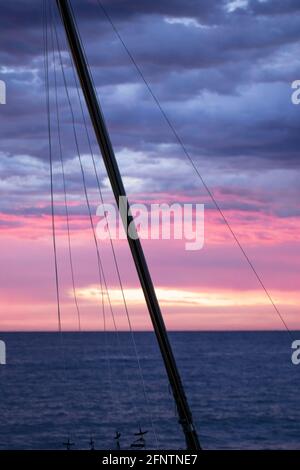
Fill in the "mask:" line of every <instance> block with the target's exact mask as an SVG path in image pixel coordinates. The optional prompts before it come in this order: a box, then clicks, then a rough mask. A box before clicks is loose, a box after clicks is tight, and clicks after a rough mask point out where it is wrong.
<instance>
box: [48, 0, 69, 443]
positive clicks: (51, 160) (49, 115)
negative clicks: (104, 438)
mask: <svg viewBox="0 0 300 470" xmlns="http://www.w3.org/2000/svg"><path fill="white" fill-rule="evenodd" d="M42 6H43V20H44V21H43V41H44V68H45V88H46V109H47V132H48V145H49V161H50V192H51V219H52V240H53V252H54V264H55V285H56V300H57V317H58V330H59V338H60V350H61V354H62V364H63V393H64V395H65V396H66V384H67V382H66V370H67V368H66V358H65V350H64V345H63V333H62V322H61V305H60V294H59V275H58V257H57V249H56V228H55V211H54V185H53V148H52V137H51V106H50V80H49V39H48V23H49V21H48V11H47V6H48V3H47V0H43V4H42ZM52 47H53V49H54V46H53V43H52ZM61 405H62V408H63V409H64V408H65V404H64V401H63V399H61ZM66 411H67V412H68V410H66ZM70 436H71V432H70V429H69V430H68V440H70Z"/></svg>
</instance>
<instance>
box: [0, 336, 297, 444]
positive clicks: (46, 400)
mask: <svg viewBox="0 0 300 470" xmlns="http://www.w3.org/2000/svg"><path fill="white" fill-rule="evenodd" d="M295 337H298V338H300V333H299V332H298V333H295ZM170 338H171V342H172V345H173V347H174V351H175V355H176V358H177V360H178V365H179V368H180V371H181V374H182V378H183V381H184V384H185V386H186V392H187V395H188V398H189V401H190V404H191V408H192V410H193V415H194V419H195V422H196V425H197V428H198V432H199V436H200V439H201V443H202V445H203V447H205V448H207V449H255V448H259V449H270V448H280V449H291V448H297V449H300V432H299V430H300V426H299V423H300V392H299V386H300V365H299V366H294V365H292V363H291V340H290V338H289V336H288V335H287V333H285V332H281V333H280V332H272V333H240V332H239V333H171V334H170ZM0 339H2V340H5V341H6V345H7V365H5V366H0V393H1V399H0V448H1V449H61V448H62V442H64V441H65V440H66V439H67V438H68V437H69V436H70V437H71V440H72V441H73V442H74V443H75V446H76V448H77V449H88V447H89V446H88V441H89V439H90V437H91V436H93V439H94V441H95V445H96V448H99V449H100V448H104V449H112V448H114V445H115V443H114V439H113V437H114V433H115V431H116V430H118V431H119V432H121V434H122V439H121V445H122V446H123V447H124V448H126V447H128V446H129V445H130V444H131V443H132V441H133V439H134V437H133V434H134V432H136V431H137V430H138V427H139V426H140V425H141V426H142V427H143V429H145V430H148V434H147V446H148V447H149V448H153V447H155V445H156V442H157V441H158V446H159V448H161V449H164V448H165V449H167V448H169V449H171V448H184V440H183V436H182V433H181V430H180V427H179V425H178V423H177V418H176V413H175V407H174V403H173V400H172V396H171V394H170V391H169V388H168V383H167V380H166V376H165V373H164V368H163V365H162V361H161V358H160V355H159V351H158V349H157V346H156V342H155V339H154V337H153V335H152V334H151V333H136V334H135V339H136V345H137V349H138V353H139V358H140V366H141V371H142V375H143V379H144V385H145V392H146V396H147V400H146V398H145V394H144V387H143V383H142V380H141V373H140V369H139V367H138V364H137V360H136V357H135V353H134V348H133V344H132V341H131V337H130V334H128V333H120V334H119V335H118V336H117V335H116V334H114V333H108V334H106V335H105V334H104V333H64V334H63V336H62V338H60V336H59V335H58V334H56V333H3V334H0ZM155 436H156V437H155ZM156 439H157V441H156Z"/></svg>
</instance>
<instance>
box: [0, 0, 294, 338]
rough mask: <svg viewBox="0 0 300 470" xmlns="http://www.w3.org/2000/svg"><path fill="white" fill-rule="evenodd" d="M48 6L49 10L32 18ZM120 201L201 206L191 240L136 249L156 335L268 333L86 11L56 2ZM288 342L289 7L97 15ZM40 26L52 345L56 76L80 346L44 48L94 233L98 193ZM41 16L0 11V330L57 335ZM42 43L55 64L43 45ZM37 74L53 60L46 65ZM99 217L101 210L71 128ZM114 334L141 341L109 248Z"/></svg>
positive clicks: (205, 4)
mask: <svg viewBox="0 0 300 470" xmlns="http://www.w3.org/2000/svg"><path fill="white" fill-rule="evenodd" d="M49 3H51V4H52V5H54V3H55V2H49ZM72 5H73V8H74V11H75V13H76V19H77V23H78V28H79V31H80V34H81V37H82V41H83V44H84V47H85V51H86V55H87V59H88V62H89V66H90V69H91V72H92V74H93V79H94V82H95V85H96V88H97V93H98V97H99V101H100V104H101V107H102V110H103V113H104V116H105V118H106V122H107V126H108V129H109V132H110V136H111V140H112V144H113V147H114V150H115V153H116V157H117V160H118V163H119V166H120V170H121V173H122V176H123V178H124V184H125V187H126V190H127V193H128V196H129V199H130V201H131V202H139V203H144V204H146V205H148V206H149V205H150V204H151V203H153V202H164V203H172V202H178V203H193V204H196V203H198V204H204V207H205V240H204V246H203V248H202V249H201V250H199V251H186V250H185V249H184V241H183V240H144V241H143V247H144V250H145V254H146V257H147V261H148V263H149V268H150V271H151V273H152V275H153V281H154V284H155V286H156V289H157V295H158V298H159V300H160V303H161V308H162V312H163V315H164V318H165V321H166V325H167V328H168V329H170V330H182V329H187V330H255V329H271V330H277V329H284V328H285V326H284V324H283V322H282V320H281V319H280V318H279V315H278V313H277V312H276V311H275V309H274V308H273V306H272V305H271V304H270V300H269V299H268V297H267V296H266V293H265V292H264V291H263V289H262V287H261V285H260V284H259V282H258V280H257V279H256V277H255V276H254V274H253V272H252V271H251V269H250V268H249V265H248V264H247V262H246V261H245V258H244V257H243V254H242V253H241V251H240V250H239V248H238V246H237V244H236V243H235V241H234V239H233V237H232V235H231V234H230V232H229V231H228V228H227V227H226V225H225V224H224V221H222V217H221V216H220V214H219V213H218V211H217V210H216V208H215V206H214V205H213V203H212V201H211V200H210V197H209V195H208V194H207V191H206V190H205V188H204V187H203V184H202V183H201V181H200V180H199V178H198V177H197V175H196V173H195V171H194V170H193V168H192V167H191V165H190V163H189V161H188V160H187V158H186V156H185V154H184V152H183V150H182V148H181V147H180V146H179V145H178V142H177V141H176V138H175V137H174V134H173V133H172V132H171V130H170V128H169V127H168V126H167V125H166V122H165V120H164V118H163V117H162V115H161V113H160V111H159V109H158V107H157V105H156V104H155V102H154V100H153V97H152V96H151V95H150V93H149V90H148V89H147V87H146V86H145V83H144V82H143V80H142V79H141V76H140V75H139V74H138V72H137V70H136V69H135V67H134V65H133V64H132V61H131V59H130V57H129V56H128V54H127V52H126V50H125V49H124V47H123V45H122V43H121V42H120V40H119V38H118V37H117V35H116V33H115V31H114V30H113V28H112V26H111V24H110V23H109V21H108V20H107V17H105V15H104V14H103V10H102V9H101V8H100V6H99V4H98V1H96V0H80V1H79V0H72ZM102 5H103V6H104V7H105V9H106V11H107V13H108V14H109V16H110V18H111V19H112V21H113V24H114V25H115V27H116V28H117V30H118V32H119V34H120V35H121V37H122V39H123V41H124V43H125V44H126V46H127V48H128V50H129V51H130V54H131V55H132V56H133V57H134V59H135V61H136V63H137V64H138V67H139V68H140V70H141V71H142V73H143V75H144V77H145V79H146V81H147V82H148V84H149V85H150V87H151V89H152V90H153V93H154V94H155V96H156V97H157V99H158V101H159V103H160V104H161V106H162V108H163V109H164V111H165V113H166V114H167V116H168V118H169V120H170V122H171V123H172V125H173V127H174V128H175V129H176V132H177V133H178V135H179V136H180V139H181V140H182V142H183V143H184V145H185V148H186V149H187V150H188V152H189V155H190V156H191V158H192V159H193V161H194V163H195V165H196V167H197V169H198V171H199V172H200V174H201V176H202V178H203V179H204V181H205V183H206V185H207V186H208V188H209V189H210V191H211V192H212V193H213V195H214V197H215V199H216V201H217V203H218V205H219V206H220V207H221V209H222V211H223V213H224V215H225V217H226V219H227V220H228V222H229V223H230V225H231V227H232V228H233V230H234V232H235V234H236V235H237V237H238V239H239V241H240V243H241V245H242V246H243V247H244V249H245V252H246V253H247V256H248V257H249V259H250V260H251V262H252V263H253V265H254V266H255V268H256V270H257V272H258V273H259V275H260V276H261V279H262V280H263V283H264V285H265V287H266V288H267V290H268V291H269V293H270V295H271V296H272V298H273V300H274V302H275V303H276V305H277V307H278V309H279V311H280V313H281V315H282V318H283V319H284V321H285V323H286V325H287V326H288V328H289V329H299V328H300V312H299V300H300V289H299V287H300V276H299V274H300V230H299V229H300V205H299V201H300V186H299V177H300V157H299V147H300V133H299V122H300V106H296V105H294V104H293V103H292V101H291V95H292V91H293V90H292V88H291V84H292V82H293V81H294V80H299V79H300V58H299V57H300V56H299V47H300V36H299V31H300V5H299V1H298V0H285V1H284V2H283V1H280V0H248V1H247V0H235V1H229V0H198V1H196V0H160V1H159V2H149V1H146V0H139V1H132V0H131V1H127V0H123V1H121V0H102ZM53 17H54V22H55V28H56V29H52V27H51V16H50V14H49V13H48V16H47V24H48V28H47V32H48V33H47V35H48V38H49V54H48V59H49V64H50V65H49V84H50V122H51V146H52V158H53V172H54V192H55V215H56V218H55V227H56V242H57V251H58V275H59V297H60V307H61V319H62V328H63V329H65V330H73V329H75V330H76V329H77V328H78V312H77V310H76V305H75V302H74V295H73V294H74V292H73V287H72V278H71V271H70V263H69V254H68V253H69V252H68V249H69V247H68V237H67V226H66V217H65V206H64V197H63V191H62V189H63V180H62V172H61V164H60V159H59V143H58V142H59V141H58V133H57V118H56V114H55V87H54V84H55V82H54V80H55V75H54V67H53V63H54V64H56V73H57V93H58V102H59V116H60V128H61V136H62V153H63V159H64V169H65V176H66V188H67V200H68V210H69V213H70V227H71V236H70V239H71V250H72V259H73V265H74V279H75V291H76V297H77V300H78V305H79V311H80V319H81V326H82V329H85V330H89V329H92V330H98V329H103V325H104V321H103V313H102V304H101V291H100V287H99V279H98V271H97V269H98V268H97V254H96V251H95V246H94V241H93V233H92V231H91V227H90V222H89V217H88V210H87V206H86V200H85V195H84V191H83V183H82V175H81V170H80V165H79V160H78V151H77V147H76V145H75V138H74V133H73V122H72V116H71V111H70V106H69V103H68V100H67V96H66V90H65V86H64V82H63V75H62V72H61V67H60V56H59V53H58V50H57V44H56V42H55V37H56V36H55V31H57V34H58V42H59V44H60V49H61V57H62V62H63V67H64V71H65V74H66V80H67V83H68V91H69V96H70V99H71V103H72V109H73V112H74V115H75V129H76V133H77V138H78V143H79V151H80V155H81V159H82V162H83V168H84V174H85V180H86V183H87V187H88V197H89V201H90V204H91V208H92V214H93V222H94V224H95V225H96V224H97V221H98V218H97V216H96V208H97V205H98V204H99V202H100V200H99V192H98V188H97V184H96V177H95V173H94V169H93V166H92V161H91V154H90V149H89V145H88V140H87V137H86V134H85V128H84V125H83V123H84V122H83V117H82V114H81V110H80V105H79V100H78V94H77V86H76V81H75V79H74V75H73V69H72V65H71V61H70V56H69V52H68V48H67V45H66V41H65V36H64V31H63V29H62V27H61V23H60V20H59V18H58V16H57V14H56V12H55V9H54V13H53ZM43 31H44V29H43V14H42V2H41V1H40V0H26V1H23V0H16V1H14V2H1V16H0V80H3V81H4V82H5V84H6V95H7V96H6V104H5V105H0V136H1V139H0V142H1V143H0V194H1V199H0V233H1V243H0V260H1V270H0V331H1V330H2V331H6V330H49V329H50V330H57V328H58V318H57V302H56V292H55V276H54V257H53V243H52V231H51V200H50V173H49V141H48V130H47V110H46V88H45V67H44V40H43V37H44V36H43ZM52 38H54V50H53V45H52V42H51V41H52ZM53 58H54V59H53ZM84 116H85V120H86V121H87V123H88V132H89V136H90V139H91V143H92V149H93V152H94V156H95V159H96V166H97V176H98V179H99V181H100V185H101V189H102V192H103V196H104V200H105V201H106V202H112V200H113V198H112V193H111V189H110V184H109V180H108V178H107V175H106V172H105V169H104V166H103V163H102V160H101V155H100V154H99V150H98V148H97V145H96V141H95V138H94V135H93V130H92V128H91V125H90V122H89V118H88V114H87V112H86V109H85V108H84ZM114 246H115V250H116V254H117V258H118V261H119V268H120V274H121V278H122V282H123V286H124V294H125V298H126V301H127V307H128V312H129V318H130V321H131V324H132V326H133V328H135V329H137V330H149V329H151V324H150V320H149V317H148V314H147V310H146V307H145V302H144V299H143V294H142V292H141V289H140V286H139V282H138V279H137V275H136V273H135V269H134V266H133V263H132V260H131V256H130V252H129V249H128V246H127V243H126V241H124V240H123V241H120V240H119V241H116V242H114ZM99 249H100V253H101V259H102V262H103V267H104V271H105V276H106V281H107V286H108V292H109V298H110V299H111V303H112V309H113V314H114V316H112V314H111V311H110V310H109V308H108V304H107V299H108V295H107V293H106V294H105V295H104V297H105V299H106V300H105V301H104V303H105V312H106V313H105V323H106V328H108V329H113V328H114V322H113V320H115V324H116V326H117V328H118V329H121V330H122V329H128V317H127V316H126V310H125V308H124V304H123V302H122V295H121V292H120V285H119V283H118V277H117V273H116V269H115V266H114V263H113V257H112V253H111V249H110V243H109V241H107V240H106V241H101V242H99Z"/></svg>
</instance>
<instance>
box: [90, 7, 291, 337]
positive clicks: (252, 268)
mask: <svg viewBox="0 0 300 470" xmlns="http://www.w3.org/2000/svg"><path fill="white" fill-rule="evenodd" d="M97 4H98V5H99V7H100V9H101V10H102V12H103V14H104V16H105V17H106V19H107V20H108V22H109V23H110V25H111V27H112V29H113V30H114V32H115V34H116V36H117V37H118V39H119V41H120V42H121V44H122V45H123V47H124V50H125V51H126V53H127V55H128V57H129V58H130V60H131V62H132V64H133V65H134V67H135V69H136V71H137V72H138V74H139V75H140V77H141V79H142V81H143V82H144V84H145V85H146V88H147V89H148V92H149V93H150V95H151V97H152V98H153V100H154V102H155V103H156V105H157V107H158V109H159V111H160V113H161V115H162V116H163V118H164V120H165V122H166V124H167V125H168V127H169V128H170V130H171V131H172V133H173V135H174V137H175V139H176V140H177V143H178V144H179V146H180V147H181V149H182V150H183V153H184V155H185V156H186V157H187V159H188V161H189V162H190V164H191V166H192V168H193V169H194V171H195V173H196V175H197V176H198V178H199V179H200V181H201V183H202V185H203V187H204V189H205V190H206V192H207V194H208V196H209V197H210V199H211V201H212V202H213V204H214V206H215V208H216V209H217V211H218V212H219V214H220V216H221V218H222V220H223V222H224V223H225V225H226V227H227V229H228V230H229V232H230V233H231V235H232V237H233V239H234V241H235V243H236V244H237V246H238V248H239V249H240V251H241V253H242V255H243V256H244V258H245V260H246V262H247V263H248V265H249V267H250V269H251V271H252V272H253V274H254V276H255V278H256V279H257V281H258V282H259V284H260V286H261V288H262V289H263V291H264V292H265V294H266V296H267V298H268V300H269V302H270V304H271V305H272V307H273V309H274V311H275V312H276V313H277V315H278V317H279V319H280V321H281V322H282V324H283V326H284V327H285V329H286V331H287V332H288V333H289V335H290V337H291V338H293V335H292V332H291V330H290V328H289V327H288V325H287V323H286V321H285V319H284V318H283V315H282V313H281V312H280V310H279V308H278V306H277V305H276V303H275V301H274V300H273V298H272V296H271V294H270V292H269V290H268V289H267V287H266V286H265V283H264V282H263V280H262V278H261V276H260V274H259V273H258V271H257V269H256V268H255V266H254V264H253V262H252V261H251V259H250V258H249V256H248V254H247V253H246V251H245V248H244V247H243V245H242V244H241V242H240V240H239V238H238V236H237V234H236V233H235V231H234V229H233V228H232V226H231V224H230V222H229V221H228V219H227V217H226V215H225V213H224V211H223V210H222V208H221V207H220V205H219V203H218V201H217V200H216V198H215V196H214V194H213V192H212V191H211V189H210V188H209V186H208V184H207V183H206V181H205V179H204V178H203V176H202V174H201V173H200V171H199V169H198V168H197V165H196V163H195V162H194V160H193V158H192V157H191V155H190V153H189V152H188V150H187V148H186V146H185V144H184V142H183V140H182V138H181V137H180V135H179V133H178V132H177V130H176V129H175V127H174V125H173V124H172V122H171V120H170V118H169V116H168V115H167V113H166V111H165V110H164V108H163V107H162V105H161V103H160V101H159V99H158V97H157V96H156V94H155V93H154V91H153V90H152V87H151V86H150V84H149V82H148V80H147V79H146V77H145V75H144V73H143V72H142V70H141V68H140V66H139V65H138V63H137V62H136V60H135V58H134V56H133V54H132V53H131V52H130V50H129V48H128V46H127V45H126V43H125V41H124V40H123V38H122V36H121V34H120V33H119V30H118V29H117V27H116V25H115V23H114V22H113V20H112V18H111V16H110V15H109V13H108V12H107V10H106V8H105V7H104V6H103V4H102V3H101V1H100V0H97Z"/></svg>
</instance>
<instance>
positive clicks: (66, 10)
mask: <svg viewBox="0 0 300 470" xmlns="http://www.w3.org/2000/svg"><path fill="white" fill-rule="evenodd" d="M56 3H57V6H58V9H59V12H60V16H61V19H62V23H63V25H64V28H65V32H66V36H67V40H68V44H69V48H70V51H71V54H72V57H73V61H74V64H75V67H76V70H77V74H78V78H79V81H80V84H81V88H82V91H83V94H84V98H85V101H86V105H87V108H88V111H89V114H90V118H91V121H92V124H93V127H94V131H95V135H96V138H97V141H98V144H99V147H100V151H101V154H102V157H103V161H104V164H105V168H106V171H107V174H108V177H109V180H110V184H111V186H112V190H113V193H114V197H115V200H116V203H117V205H119V201H120V198H123V200H125V198H126V192H125V188H124V185H123V181H122V178H121V174H120V171H119V167H118V164H117V161H116V157H115V154H114V151H113V148H112V144H111V141H110V137H109V134H108V131H107V128H106V124H105V120H104V117H103V114H102V111H101V109H100V105H99V102H98V99H97V95H96V92H95V89H94V86H93V81H92V77H91V75H90V71H89V69H88V66H87V63H86V59H85V55H84V51H83V49H82V45H81V40H80V36H79V32H78V30H77V26H76V21H75V18H74V14H73V10H72V7H71V5H70V2H69V0H56ZM126 214H127V220H126V221H125V230H126V232H127V227H129V226H131V227H133V226H134V221H133V218H132V215H131V212H130V207H129V204H128V202H127V211H126ZM127 239H128V244H129V247H130V250H131V254H132V257H133V260H134V263H135V267H136V270H137V273H138V276H139V280H140V283H141V286H142V289H143V293H144V296H145V300H146V303H147V307H148V310H149V314H150V318H151V321H152V324H153V328H154V332H155V335H156V338H157V341H158V345H159V348H160V352H161V355H162V358H163V361H164V364H165V368H166V371H167V375H168V379H169V382H170V385H171V388H172V392H173V396H174V399H175V402H176V406H177V410H178V416H179V423H180V424H181V426H182V430H183V433H184V435H185V439H186V445H187V448H188V449H189V450H200V449H201V447H200V443H199V440H198V436H197V433H196V430H195V427H194V424H193V419H192V414H191V411H190V408H189V405H188V402H187V399H186V396H185V392H184V388H183V385H182V382H181V378H180V375H179V371H178V369H177V365H176V362H175V358H174V355H173V352H172V348H171V344H170V342H169V338H168V335H167V331H166V327H165V324H164V320H163V316H162V313H161V311H160V307H159V303H158V300H157V297H156V293H155V290H154V286H153V282H152V279H151V276H150V272H149V270H148V266H147V262H146V259H145V256H144V252H143V249H142V245H141V242H140V240H139V238H137V239H133V238H131V237H130V236H127Z"/></svg>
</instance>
